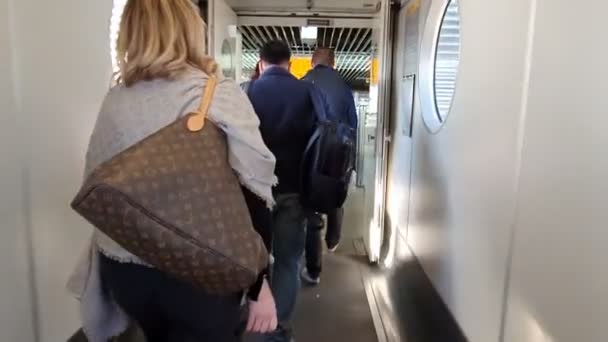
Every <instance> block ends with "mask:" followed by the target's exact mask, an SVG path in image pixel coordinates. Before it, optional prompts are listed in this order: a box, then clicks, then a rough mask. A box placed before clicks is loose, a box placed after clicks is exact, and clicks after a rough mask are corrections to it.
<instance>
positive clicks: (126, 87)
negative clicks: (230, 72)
mask: <svg viewBox="0 0 608 342" xmlns="http://www.w3.org/2000/svg"><path fill="white" fill-rule="evenodd" d="M204 27H205V25H204V23H203V21H202V19H201V17H200V16H199V14H198V13H197V11H196V9H195V7H194V5H193V2H192V1H190V0H146V1H142V0H129V1H127V3H126V6H125V10H124V14H123V17H122V22H121V28H120V34H119V38H118V62H119V65H120V75H119V76H120V79H119V80H120V81H119V84H117V85H116V86H115V87H113V88H112V89H111V90H110V91H109V92H108V94H107V95H106V98H105V100H104V102H103V105H102V108H101V111H100V113H99V115H98V117H97V121H96V124H95V129H94V131H93V134H92V136H91V139H90V143H89V147H88V151H87V157H86V171H85V174H86V175H90V174H91V172H93V171H94V170H95V169H96V168H97V167H98V166H99V165H101V164H103V163H104V162H106V161H108V160H110V159H112V158H113V157H114V156H116V155H118V154H120V153H122V152H123V151H125V150H126V149H128V148H129V147H130V146H133V145H134V144H137V143H138V142H139V141H141V140H142V139H145V138H146V137H148V136H150V135H152V134H154V133H155V132H157V131H159V130H160V129H162V128H163V127H166V126H167V125H169V124H171V123H173V122H174V121H175V120H176V119H177V118H178V117H183V116H185V115H188V113H192V112H194V111H195V110H197V108H198V107H199V104H200V102H201V94H202V93H203V89H204V88H206V85H207V82H208V81H209V79H210V78H211V77H216V78H219V79H218V83H217V87H216V89H215V96H214V97H213V101H212V102H211V107H210V109H209V112H208V119H209V120H210V121H212V122H213V123H215V124H216V126H217V127H219V128H221V129H222V130H223V131H224V133H225V134H226V138H227V140H228V158H229V162H230V166H231V167H232V169H233V170H234V171H235V172H236V173H237V175H238V178H239V180H240V181H241V185H242V186H243V194H244V196H245V198H246V200H247V203H248V206H249V208H250V212H251V216H252V221H253V225H254V228H256V230H257V231H258V232H259V233H260V235H261V236H262V237H263V238H264V240H265V243H267V244H266V246H267V248H268V247H270V240H271V236H270V234H269V233H270V230H271V228H270V226H271V224H272V222H271V220H272V218H271V216H270V215H271V213H270V211H269V210H268V208H269V207H270V206H272V204H273V202H274V199H273V195H272V185H273V184H274V183H275V182H276V178H275V176H274V165H275V158H274V156H273V155H272V153H271V152H270V150H269V149H268V148H267V147H266V146H265V145H264V142H263V140H262V137H261V134H260V131H259V128H258V126H259V120H258V118H257V116H256V115H255V113H254V111H253V108H252V107H251V104H250V103H249V101H248V99H247V97H246V96H245V95H244V94H243V92H242V91H241V90H240V89H239V87H238V85H237V84H236V83H235V82H234V81H231V80H229V79H225V78H222V77H219V75H217V74H218V72H217V70H218V67H217V63H216V62H215V61H214V60H213V59H212V58H210V57H208V56H205V55H204V51H205V39H204V37H205V29H204ZM164 157H165V158H167V157H171V156H164ZM177 159H179V158H177ZM177 159H176V160H177ZM184 219H186V218H184ZM201 228H202V227H201ZM136 235H137V234H136ZM201 267H202V270H204V266H201ZM68 289H69V290H70V291H71V293H72V294H74V295H75V296H76V297H77V298H78V299H80V305H81V310H80V312H81V316H82V317H81V318H82V323H83V330H84V331H85V332H86V333H87V337H88V340H89V341H91V342H106V341H109V340H111V338H112V337H115V336H118V335H120V334H121V333H122V332H123V331H124V330H125V329H126V328H127V326H128V325H129V323H130V321H134V322H135V323H137V325H138V326H139V327H140V328H141V329H142V330H143V333H144V335H145V338H146V340H147V341H148V342H182V341H218V342H219V341H222V342H236V341H238V340H239V339H240V338H239V334H240V330H241V328H240V326H241V322H240V320H241V300H242V297H243V296H242V293H241V292H240V291H239V292H235V293H233V294H230V295H225V296H218V295H215V294H212V293H207V292H205V291H203V290H200V289H197V288H194V287H192V286H190V285H189V284H187V283H184V282H181V281H179V280H177V279H175V278H173V277H171V276H170V275H169V274H168V273H165V272H163V271H161V270H159V269H156V268H154V267H152V266H150V265H149V264H147V263H146V262H145V261H144V260H142V259H140V258H138V257H137V256H135V255H133V254H131V253H129V252H128V251H127V250H126V249H124V248H123V247H122V246H121V245H120V244H119V243H117V242H116V241H114V240H112V239H111V238H110V237H108V236H106V235H104V234H103V233H101V231H96V232H95V235H94V238H93V240H92V241H91V243H90V248H88V253H87V255H86V256H85V257H84V258H83V259H82V260H81V264H79V267H78V268H77V269H76V271H75V272H74V273H73V275H72V277H71V278H70V281H69V284H68ZM248 295H249V320H248V330H250V331H253V332H268V331H273V330H274V329H275V327H276V325H277V323H276V309H275V303H274V300H273V297H272V294H271V290H270V287H269V286H268V283H267V281H266V279H265V273H264V272H262V274H260V276H259V277H258V282H257V283H256V284H255V285H254V286H253V287H252V288H251V289H250V290H249V291H248Z"/></svg>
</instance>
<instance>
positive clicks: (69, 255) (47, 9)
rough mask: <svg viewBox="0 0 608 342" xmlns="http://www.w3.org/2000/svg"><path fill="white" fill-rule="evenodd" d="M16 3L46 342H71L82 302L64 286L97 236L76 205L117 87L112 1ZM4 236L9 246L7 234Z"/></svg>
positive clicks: (21, 134) (32, 223)
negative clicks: (100, 122) (93, 137)
mask: <svg viewBox="0 0 608 342" xmlns="http://www.w3.org/2000/svg"><path fill="white" fill-rule="evenodd" d="M9 1H11V4H12V6H13V12H12V13H11V20H12V21H13V25H12V27H13V29H14V31H13V42H14V43H15V44H14V45H13V49H14V50H13V51H14V52H15V53H14V56H15V59H16V61H17V63H16V66H17V69H16V72H15V75H17V77H16V79H15V82H16V85H17V92H16V93H17V94H18V103H20V104H21V106H20V120H21V122H20V126H21V128H22V130H21V131H19V132H16V133H15V134H14V135H15V136H16V137H17V138H20V141H21V142H22V143H23V147H24V149H23V150H21V151H19V154H20V156H21V157H22V158H24V160H26V164H25V167H26V171H27V172H26V173H25V174H24V176H25V177H26V180H27V182H26V185H27V187H26V188H27V189H29V191H28V192H27V193H26V195H27V198H28V199H29V204H28V206H29V213H28V214H29V215H28V216H29V220H28V225H29V229H30V231H31V237H32V239H31V244H32V252H33V257H34V262H33V264H34V278H35V282H36V287H35V293H36V295H35V296H34V297H33V298H37V309H38V310H37V313H36V314H37V321H38V323H39V324H38V327H37V328H38V332H39V336H40V341H39V342H57V341H65V340H66V339H67V338H68V337H69V336H70V335H71V334H72V333H74V332H75V331H76V330H77V329H78V328H79V326H80V323H79V319H78V308H77V303H76V301H75V300H74V299H73V298H71V297H69V296H68V294H67V293H66V290H65V284H66V280H67V278H68V275H69V273H70V272H71V270H72V269H73V267H74V265H75V263H76V261H77V259H78V257H79V255H80V254H81V252H82V250H83V248H84V246H85V243H86V241H87V238H88V237H89V234H90V231H91V228H90V226H89V225H88V224H87V223H85V222H84V221H83V220H81V219H80V218H78V217H77V216H76V215H75V214H74V213H73V212H72V210H71V209H70V207H69V203H70V201H71V199H72V197H73V196H74V194H75V193H76V191H77V190H78V187H79V185H80V183H81V180H82V172H83V167H84V162H83V161H84V158H83V157H84V154H85V150H86V145H87V142H88V138H89V136H90V133H91V130H92V127H93V125H94V120H95V117H96V115H97V112H98V110H99V107H100V104H101V101H102V99H103V96H104V94H105V92H106V91H107V88H108V86H109V84H110V83H109V82H110V76H111V63H110V51H109V44H108V35H109V32H108V30H109V20H110V14H111V7H112V1H111V0H103V1H99V0H54V1H43V0H28V1H25V0H9ZM2 13H3V14H4V13H6V12H5V11H4V10H3V11H2ZM5 22H6V21H5V20H4V18H3V20H0V23H2V24H3V25H4V23H5ZM0 34H3V32H0ZM3 38H4V37H3ZM3 45H4V44H3ZM4 64H5V63H0V65H1V66H4ZM2 75H5V73H4V72H2ZM2 93H3V94H4V92H2ZM9 127H10V126H9ZM3 137H4V135H3ZM3 171H4V170H3ZM12 172H13V173H15V172H16V171H12ZM14 179H15V180H17V179H18V178H17V177H15V178H14ZM15 183H16V184H14V185H11V186H17V185H18V182H15ZM3 193H4V192H3ZM15 210H16V211H18V210H19V209H18V208H15ZM2 234H3V238H2V243H3V245H4V243H5V242H4V236H5V235H6V234H7V233H6V232H3V233H2ZM2 253H3V254H2V255H3V256H4V253H7V252H5V251H2ZM2 278H3V281H4V279H5V277H4V276H3V277H2ZM15 281H18V279H17V278H16V279H15ZM3 286H5V285H3ZM2 307H3V308H4V307H6V306H4V305H2ZM3 323H4V322H3ZM2 341H11V342H12V341H15V342H18V341H19V342H20V341H24V342H30V341H33V339H30V338H27V339H26V338H25V337H24V338H23V339H2Z"/></svg>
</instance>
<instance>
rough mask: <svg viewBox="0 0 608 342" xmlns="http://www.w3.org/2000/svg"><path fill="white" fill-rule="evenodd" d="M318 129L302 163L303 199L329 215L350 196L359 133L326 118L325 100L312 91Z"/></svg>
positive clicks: (311, 206) (305, 204)
mask: <svg viewBox="0 0 608 342" xmlns="http://www.w3.org/2000/svg"><path fill="white" fill-rule="evenodd" d="M311 97H312V100H313V104H314V108H315V112H316V113H317V127H316V130H315V132H314V134H313V135H312V137H311V138H310V141H309V142H308V146H307V147H306V150H305V153H304V158H303V160H302V172H301V174H302V180H301V199H302V204H303V205H304V206H305V207H307V208H308V209H312V210H314V211H316V212H319V213H324V214H327V213H328V212H330V211H331V210H333V209H337V208H341V207H342V205H343V204H344V201H345V200H346V196H347V195H348V188H349V186H350V180H351V175H352V173H353V170H354V165H355V156H356V145H355V141H356V131H355V129H354V128H352V127H350V126H349V125H348V124H346V123H343V122H340V121H338V120H332V119H331V118H329V117H328V115H327V110H326V106H325V101H324V99H323V98H322V97H321V95H320V94H319V93H318V92H317V90H316V89H314V90H313V91H312V92H311Z"/></svg>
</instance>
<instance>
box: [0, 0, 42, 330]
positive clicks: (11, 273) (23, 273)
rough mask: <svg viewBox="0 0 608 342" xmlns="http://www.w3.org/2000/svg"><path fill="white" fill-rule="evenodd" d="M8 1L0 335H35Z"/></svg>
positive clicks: (0, 181) (3, 21) (1, 1)
mask: <svg viewBox="0 0 608 342" xmlns="http://www.w3.org/2000/svg"><path fill="white" fill-rule="evenodd" d="M9 24H10V22H9V2H8V0H0V41H1V42H2V44H0V75H2V76H1V77H0V341H7V342H8V341H15V342H21V341H23V342H29V341H34V329H33V328H34V327H33V321H32V318H33V312H32V306H31V304H32V303H31V298H30V297H31V291H30V290H31V288H30V282H29V280H30V276H29V267H28V266H29V265H28V264H29V262H28V259H29V251H28V248H27V247H28V244H27V241H26V239H27V236H28V235H27V233H26V229H27V227H26V224H25V206H26V203H25V198H24V194H23V188H22V187H23V180H24V179H23V175H22V167H21V166H22V165H21V162H22V161H23V160H24V148H25V143H26V141H25V140H24V139H22V137H21V135H20V134H19V132H18V123H17V120H18V116H19V112H18V110H17V108H18V107H17V103H16V101H15V91H14V90H15V89H14V83H13V77H12V76H13V73H14V64H13V58H12V53H13V50H12V49H11V40H12V37H11V32H10V31H11V30H10V27H9Z"/></svg>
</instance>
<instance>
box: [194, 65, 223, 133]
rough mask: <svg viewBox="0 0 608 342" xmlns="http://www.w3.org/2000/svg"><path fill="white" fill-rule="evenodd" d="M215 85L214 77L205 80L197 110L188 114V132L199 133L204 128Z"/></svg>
mask: <svg viewBox="0 0 608 342" xmlns="http://www.w3.org/2000/svg"><path fill="white" fill-rule="evenodd" d="M216 85H217V79H216V78H215V77H214V76H210V77H209V79H208V80H207V86H206V87H205V91H204V92H203V97H202V99H201V104H200V105H199V107H198V110H197V111H196V112H193V113H190V117H189V118H188V130H190V132H199V131H200V130H202V129H203V127H205V119H206V118H207V114H208V113H209V107H211V100H213V94H214V93H215V86H216Z"/></svg>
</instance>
